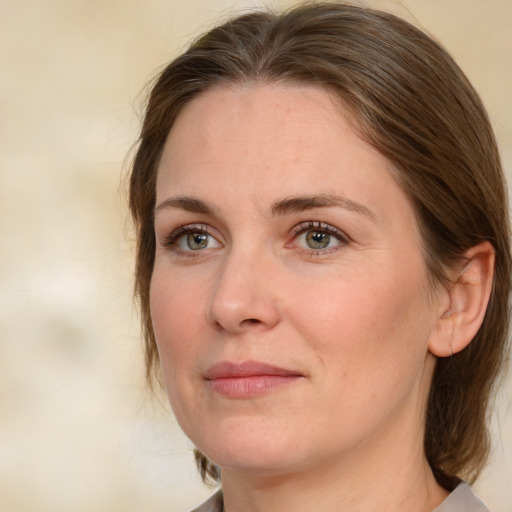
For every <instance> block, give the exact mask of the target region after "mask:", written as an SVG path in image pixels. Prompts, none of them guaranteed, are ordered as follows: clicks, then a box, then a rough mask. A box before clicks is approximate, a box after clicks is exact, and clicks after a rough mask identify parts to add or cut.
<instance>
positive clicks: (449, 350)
mask: <svg viewBox="0 0 512 512" xmlns="http://www.w3.org/2000/svg"><path fill="white" fill-rule="evenodd" d="M494 260H495V250H494V247H493V246H492V244H491V243H490V242H488V241H486V242H482V243H480V244H478V245H475V246H474V247H472V248H471V249H469V250H468V251H466V253H465V254H464V258H463V259H462V260H461V264H460V266H459V267H457V268H456V269H454V271H453V274H454V279H453V281H452V283H453V284H451V285H450V288H449V290H447V293H448V301H447V302H448V304H447V305H446V304H445V305H444V307H443V308H442V309H443V310H442V311H441V313H440V316H439V319H438V325H437V329H436V332H435V333H434V335H433V336H432V338H431V340H430V342H429V350H430V352H431V353H432V354H433V355H435V356H438V357H448V356H451V355H453V354H456V353H457V352H460V351H461V350H463V349H464V348H466V347H467V346H468V345H469V343H471V340H472V339H473V338H474V337H475V336H476V333H477V332H478V329H480V326H481V325H482V322H483V319H484V316H485V312H486V310H487V304H488V303H489V298H490V295H491V290H492V283H493V276H494Z"/></svg>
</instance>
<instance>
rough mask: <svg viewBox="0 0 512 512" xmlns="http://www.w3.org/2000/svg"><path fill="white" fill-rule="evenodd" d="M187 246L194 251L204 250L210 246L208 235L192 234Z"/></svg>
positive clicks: (188, 237)
mask: <svg viewBox="0 0 512 512" xmlns="http://www.w3.org/2000/svg"><path fill="white" fill-rule="evenodd" d="M187 245H188V247H189V249H192V250H193V251H197V250H198V249H204V248H205V247H206V246H207V245H208V235H206V234H204V233H190V234H189V235H188V236H187Z"/></svg>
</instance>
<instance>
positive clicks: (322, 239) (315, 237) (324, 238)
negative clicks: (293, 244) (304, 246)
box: [306, 231, 331, 249]
mask: <svg viewBox="0 0 512 512" xmlns="http://www.w3.org/2000/svg"><path fill="white" fill-rule="evenodd" d="M330 239H331V237H330V235H327V234H326V233H322V232H321V231H309V232H308V234H307V235H306V240H307V243H308V245H309V247H311V248H312V249H324V248H325V247H327V246H328V245H329V241H330Z"/></svg>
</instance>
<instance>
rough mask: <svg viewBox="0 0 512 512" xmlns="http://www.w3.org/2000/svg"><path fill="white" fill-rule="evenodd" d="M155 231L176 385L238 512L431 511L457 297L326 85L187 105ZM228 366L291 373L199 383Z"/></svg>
mask: <svg viewBox="0 0 512 512" xmlns="http://www.w3.org/2000/svg"><path fill="white" fill-rule="evenodd" d="M311 196H315V198H316V202H315V201H312V200H311ZM327 197H328V198H329V200H327V199H326V198H327ZM177 198H179V199H178V200H177ZM183 198H188V199H187V200H183ZM292 198H293V200H290V199H292ZM297 198H299V199H297ZM304 198H307V200H305V199H304ZM333 198H337V199H336V200H334V199H333ZM340 198H342V199H341V200H340ZM190 199H193V201H191V200H190ZM325 203H328V204H325ZM308 223H312V224H313V225H312V226H310V224H308ZM183 227H185V228H183ZM183 229H185V233H183ZM155 232H156V237H157V249H156V255H155V266H154V272H153V277H152V282H151V315H152V319H153V326H154V331H155V336H156V340H157V345H158V350H159V356H160V360H161V365H162V369H163V374H164V380H165V385H166V389H167V392H168V395H169V398H170V401H171V404H172V407H173V410H174V412H175V414H176V417H177V419H178V421H179V423H180V425H181V427H182V428H183V430H184V432H185V433H186V434H187V435H188V436H189V437H190V439H191V440H192V441H193V442H194V444H195V445H196V446H197V447H198V448H199V449H200V450H201V451H202V452H203V453H204V454H205V455H207V456H208V457H209V458H210V460H212V461H213V462H215V463H216V464H217V465H218V466H220V467H221V469H222V485H223V489H224V494H225V507H226V510H227V512H237V511H257V510H280V511H287V510H290V511H291V510H293V511H295V512H300V511H302V510H308V511H310V510H322V511H329V510H332V511H334V510H336V511H340V510H350V511H356V512H357V511H365V512H368V511H373V510H375V511H377V510H379V511H382V510H393V511H395V512H399V511H401V510H404V511H406V510H407V511H408V512H411V511H428V510H432V509H433V508H435V507H436V506H437V505H438V504H439V503H440V502H441V501H442V500H443V499H444V498H445V497H446V495H447V493H446V491H445V490H444V489H442V488H440V487H439V486H438V485H437V483H436V482H435V480H434V478H433V476H432V473H431V471H430V468H429V466H428V464H427V462H426V460H425V457H424V453H423V433H424V430H423V425H424V411H425V407H426V400H427V396H428V390H429V386H430V382H431V379H432V372H433V369H434V364H435V357H434V356H433V355H432V354H431V352H430V350H429V346H431V345H432V344H434V345H435V344H436V343H437V344H438V345H442V343H441V341H442V340H443V339H444V338H443V336H445V335H446V332H445V331H446V329H445V327H444V326H443V325H444V324H443V323H442V319H443V318H446V316H447V311H449V310H450V302H449V294H448V293H447V292H446V291H445V290H444V289H442V288H440V289H439V290H432V289H431V288H430V286H429V283H428V279H427V272H426V268H425V262H424V258H423V254H422V250H421V239H420V235H419V232H418V226H417V223H416V219H415V216H414V211H413V208H412V206H411V203H410V200H409V198H408V197H407V196H406V194H405V193H404V192H403V190H402V189H401V187H400V186H399V185H398V184H397V182H396V181H395V179H394V177H393V172H392V169H391V167H390V164H389V162H388V161H387V160H386V159H385V158H384V157H383V156H382V155H381V154H380V153H378V152H377V151H376V150H375V149H373V148H372V147H371V146H369V145H368V144H366V143H365V142H364V141H362V140H361V139H360V138H359V137H358V136H357V134H356V133H355V132H354V130H353V129H352V128H351V124H350V122H349V119H348V115H347V114H346V112H345V111H344V109H343V106H342V105H341V104H340V103H339V102H337V101H336V99H335V98H334V97H333V96H331V95H330V94H329V93H327V92H326V91H325V90H323V89H321V88H315V87H312V86H298V85H256V86H250V87H249V86H244V87H238V88H237V87H232V88H227V87H223V88H220V87H217V88H213V89H211V90H209V91H207V92H205V93H203V94H202V95H201V96H200V97H198V98H196V99H194V100H193V101H192V102H191V103H189V104H188V105H187V106H186V108H185V109H184V111H183V112H182V113H181V114H180V116H179V117H178V119H177V120H176V123H175V124H174V126H173V128H172V130H171V132H170V134H169V137H168V139H167V142H166V144H165V147H164V151H163V155H162V158H161V161H160V164H159V168H158V181H157V208H156V211H155ZM194 233H195V235H194ZM189 235H191V236H189ZM194 236H199V238H194ZM201 237H202V238H201ZM197 240H200V241H201V243H200V244H197V243H196V242H197ZM318 240H321V244H320V245H321V247H318V246H315V247H311V242H312V241H313V242H315V241H318ZM191 242H192V246H191V245H190V243H191ZM201 244H203V245H201ZM204 244H205V245H204ZM325 244H326V245H325ZM440 340H441V341H440ZM225 361H229V362H231V363H234V364H240V363H244V362H246V361H258V362H264V363H267V364H271V365H274V366H277V367H280V368H284V369H287V370H290V371H292V372H294V375H296V376H297V377H296V378H292V379H289V381H286V382H285V383H284V384H282V385H278V386H276V387H270V388H268V389H266V388H265V390H264V392H261V393H256V394H254V393H253V394H248V395H247V396H243V393H242V396H236V397H233V396H225V395H223V394H221V393H219V392H218V391H217V390H216V389H215V388H214V386H212V382H211V381H209V380H207V379H206V378H205V374H206V373H207V371H208V369H209V368H211V367H212V365H215V364H217V363H220V362H225Z"/></svg>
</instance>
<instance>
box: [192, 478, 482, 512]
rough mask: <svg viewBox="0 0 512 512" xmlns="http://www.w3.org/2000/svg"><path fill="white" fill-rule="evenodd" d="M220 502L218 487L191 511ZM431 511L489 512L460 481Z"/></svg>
mask: <svg viewBox="0 0 512 512" xmlns="http://www.w3.org/2000/svg"><path fill="white" fill-rule="evenodd" d="M222 502H223V500H222V490H221V489H219V490H217V491H216V492H215V494H213V495H212V496H210V497H209V498H208V499H207V500H206V501H205V502H204V503H202V504H201V505H199V506H198V507H197V508H195V509H194V510H192V511H191V512H222V509H223V504H222ZM432 512H489V509H488V508H487V507H486V506H485V505H484V504H483V503H482V502H481V501H480V500H479V499H478V498H477V497H476V496H475V495H474V494H473V491H472V490H471V487H469V485H466V484H465V483H460V484H459V485H458V486H457V487H456V488H455V489H454V490H453V491H452V492H451V493H450V494H449V496H448V497H447V498H446V499H445V500H444V501H443V502H442V503H441V505H439V507H436V508H435V509H434V510H433V511H432Z"/></svg>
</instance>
